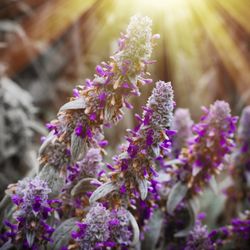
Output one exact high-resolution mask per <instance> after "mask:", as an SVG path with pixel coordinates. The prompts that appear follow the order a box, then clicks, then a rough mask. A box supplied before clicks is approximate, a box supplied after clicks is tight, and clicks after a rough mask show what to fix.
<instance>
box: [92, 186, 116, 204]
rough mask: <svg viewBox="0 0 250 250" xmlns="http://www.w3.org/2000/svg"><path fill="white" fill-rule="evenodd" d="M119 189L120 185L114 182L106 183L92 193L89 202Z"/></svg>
mask: <svg viewBox="0 0 250 250" xmlns="http://www.w3.org/2000/svg"><path fill="white" fill-rule="evenodd" d="M117 189H118V187H117V186H116V185H114V184H113V183H112V182H107V183H104V184H103V185H101V186H100V187H98V188H97V189H96V190H95V191H94V192H93V193H92V195H91V196H90V198H89V202H90V203H91V204H92V203H94V202H96V201H97V200H99V199H101V198H103V197H105V196H106V195H107V194H109V193H111V192H113V191H115V190H117Z"/></svg>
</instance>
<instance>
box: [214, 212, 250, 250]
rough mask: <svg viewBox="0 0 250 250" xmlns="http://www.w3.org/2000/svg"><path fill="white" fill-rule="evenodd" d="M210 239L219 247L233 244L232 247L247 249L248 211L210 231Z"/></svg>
mask: <svg viewBox="0 0 250 250" xmlns="http://www.w3.org/2000/svg"><path fill="white" fill-rule="evenodd" d="M209 238H210V240H211V241H212V242H213V243H214V245H215V246H216V249H220V248H222V247H223V246H233V247H234V248H232V249H242V250H245V249H246V250H247V249H248V248H249V243H250V211H249V210H247V211H245V212H244V213H242V215H241V218H234V219H232V221H231V224H230V225H228V226H223V227H221V228H217V229H214V230H212V231H211V233H210V234H209Z"/></svg>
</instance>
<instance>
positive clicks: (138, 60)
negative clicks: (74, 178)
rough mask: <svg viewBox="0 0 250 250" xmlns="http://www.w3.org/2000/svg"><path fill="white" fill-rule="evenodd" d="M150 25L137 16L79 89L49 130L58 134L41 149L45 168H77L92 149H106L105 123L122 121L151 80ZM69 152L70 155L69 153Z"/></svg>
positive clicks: (41, 158)
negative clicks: (101, 137)
mask: <svg viewBox="0 0 250 250" xmlns="http://www.w3.org/2000/svg"><path fill="white" fill-rule="evenodd" d="M151 26H152V21H151V20H150V19H149V18H148V17H141V16H135V17H132V18H131V22H130V24H129V26H128V29H127V34H123V35H122V37H121V39H120V41H119V49H118V51H117V52H116V53H115V55H114V56H112V57H111V58H110V61H108V62H102V63H101V64H100V65H97V67H96V73H97V74H95V75H94V78H93V79H92V80H89V79H88V80H87V81H86V85H85V86H77V89H75V90H74V96H73V97H72V98H71V99H70V101H69V102H68V103H66V104H65V105H63V106H62V107H61V109H60V111H59V113H58V117H57V120H55V121H53V125H50V126H49V128H50V130H53V131H55V136H54V137H53V138H51V137H50V136H51V135H50V136H48V138H47V139H46V140H45V141H44V142H43V145H42V146H41V149H40V158H39V159H40V165H41V167H43V166H45V165H46V164H49V165H51V166H53V167H55V168H56V169H62V168H65V167H67V166H68V165H69V164H71V165H72V163H73V164H74V163H75V162H76V161H77V160H78V159H79V157H80V156H82V157H83V156H84V155H85V154H86V152H87V151H88V149H89V148H98V147H102V146H101V145H100V144H99V140H98V137H99V136H98V135H99V134H102V133H103V131H102V127H103V125H105V126H108V125H110V124H112V123H116V122H117V121H119V120H120V119H121V118H122V116H123V112H122V108H123V107H128V108H131V105H130V104H129V103H128V97H129V96H130V95H139V94H140V91H139V88H138V86H139V85H141V84H147V83H150V82H152V80H151V79H149V78H148V75H149V74H148V73H147V72H146V65H147V60H148V59H149V57H150V55H151V52H152V47H153V43H154V38H153V36H152V31H151ZM51 124H52V123H51ZM54 124H55V125H54ZM69 150H70V152H71V154H70V155H69V154H68V155H66V152H68V151H69Z"/></svg>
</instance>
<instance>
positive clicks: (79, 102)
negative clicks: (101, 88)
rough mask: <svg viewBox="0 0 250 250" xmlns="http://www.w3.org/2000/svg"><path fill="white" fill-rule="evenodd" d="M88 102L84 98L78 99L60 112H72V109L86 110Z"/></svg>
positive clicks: (67, 104) (64, 106) (65, 105)
mask: <svg viewBox="0 0 250 250" xmlns="http://www.w3.org/2000/svg"><path fill="white" fill-rule="evenodd" d="M85 108H86V102H85V99H84V98H83V97H80V98H77V99H75V100H74V101H71V102H67V103H65V104H64V105H63V106H62V107H61V108H60V110H59V112H62V111H66V110H70V109H85Z"/></svg>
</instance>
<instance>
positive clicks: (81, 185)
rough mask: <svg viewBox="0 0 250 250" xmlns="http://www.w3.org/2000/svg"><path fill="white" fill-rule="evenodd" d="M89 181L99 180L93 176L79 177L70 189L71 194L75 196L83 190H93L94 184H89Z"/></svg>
mask: <svg viewBox="0 0 250 250" xmlns="http://www.w3.org/2000/svg"><path fill="white" fill-rule="evenodd" d="M91 181H95V182H99V181H98V180H97V179H94V178H84V179H81V180H80V181H79V182H78V183H77V184H76V185H75V186H74V187H73V188H72V190H71V196H77V195H79V194H81V193H83V192H87V191H93V190H94V189H95V186H94V185H92V184H91Z"/></svg>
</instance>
